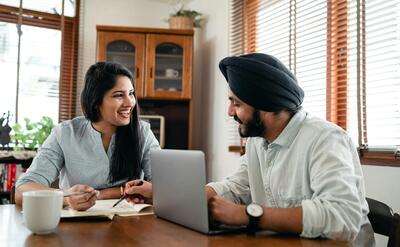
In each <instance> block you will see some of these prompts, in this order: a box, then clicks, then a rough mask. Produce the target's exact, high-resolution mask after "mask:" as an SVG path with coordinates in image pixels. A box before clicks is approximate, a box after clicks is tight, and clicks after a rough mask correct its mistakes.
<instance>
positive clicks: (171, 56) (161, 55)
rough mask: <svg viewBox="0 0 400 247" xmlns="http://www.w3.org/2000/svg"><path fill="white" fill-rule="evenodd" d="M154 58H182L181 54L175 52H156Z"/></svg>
mask: <svg viewBox="0 0 400 247" xmlns="http://www.w3.org/2000/svg"><path fill="white" fill-rule="evenodd" d="M156 58H168V59H169V58H179V59H182V58H183V54H182V55H176V54H160V53H158V54H156Z"/></svg>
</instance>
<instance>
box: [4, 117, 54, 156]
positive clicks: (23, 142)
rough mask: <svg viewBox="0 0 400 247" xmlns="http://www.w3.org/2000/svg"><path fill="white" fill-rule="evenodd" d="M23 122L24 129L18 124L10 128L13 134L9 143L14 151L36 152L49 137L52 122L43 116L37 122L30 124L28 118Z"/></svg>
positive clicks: (52, 125)
mask: <svg viewBox="0 0 400 247" xmlns="http://www.w3.org/2000/svg"><path fill="white" fill-rule="evenodd" d="M24 121H25V126H24V127H23V126H22V125H20V124H18V123H17V124H15V125H14V126H13V127H12V129H13V132H14V133H13V134H12V135H11V142H12V143H13V144H14V150H15V151H21V150H27V149H28V150H36V149H38V148H40V147H41V146H42V144H43V142H44V141H45V140H46V139H47V137H48V136H49V135H50V132H51V130H52V129H53V127H54V123H53V120H52V119H51V118H50V117H45V116H44V117H42V119H41V120H40V121H39V122H31V120H30V119H28V118H24Z"/></svg>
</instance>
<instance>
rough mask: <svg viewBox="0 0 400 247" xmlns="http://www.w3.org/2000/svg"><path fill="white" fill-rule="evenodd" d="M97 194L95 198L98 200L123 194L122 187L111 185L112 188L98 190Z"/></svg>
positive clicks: (118, 196)
mask: <svg viewBox="0 0 400 247" xmlns="http://www.w3.org/2000/svg"><path fill="white" fill-rule="evenodd" d="M99 192H100V193H99V195H98V196H97V199H99V200H105V199H116V198H120V197H121V196H122V195H123V187H122V190H121V187H112V188H107V189H103V190H100V191H99Z"/></svg>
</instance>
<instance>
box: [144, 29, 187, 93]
mask: <svg viewBox="0 0 400 247" xmlns="http://www.w3.org/2000/svg"><path fill="white" fill-rule="evenodd" d="M146 49H147V52H146V55H147V61H146V62H147V68H148V69H149V73H148V76H147V77H146V78H147V79H146V90H145V92H146V97H149V98H157V99H190V98H191V93H192V92H191V90H192V88H191V81H192V76H191V74H192V73H191V69H192V38H191V37H186V36H183V35H182V36H181V35H162V34H149V35H148V36H147V48H146Z"/></svg>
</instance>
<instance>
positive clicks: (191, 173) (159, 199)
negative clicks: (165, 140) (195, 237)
mask: <svg viewBox="0 0 400 247" xmlns="http://www.w3.org/2000/svg"><path fill="white" fill-rule="evenodd" d="M151 170H152V177H153V178H152V183H153V208H154V213H155V214H156V215H157V216H158V217H161V218H163V219H166V220H169V221H172V222H174V223H178V224H180V225H183V226H186V227H188V228H191V229H193V230H196V231H199V232H202V233H206V234H220V233H226V232H243V231H244V230H245V229H246V228H245V226H240V227H230V226H216V225H215V224H213V225H212V226H211V225H210V222H209V215H208V209H207V197H206V191H205V184H206V179H205V178H206V173H205V160H204V153H203V152H202V151H194V150H167V149H164V150H156V151H152V154H151ZM212 228H213V229H212Z"/></svg>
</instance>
